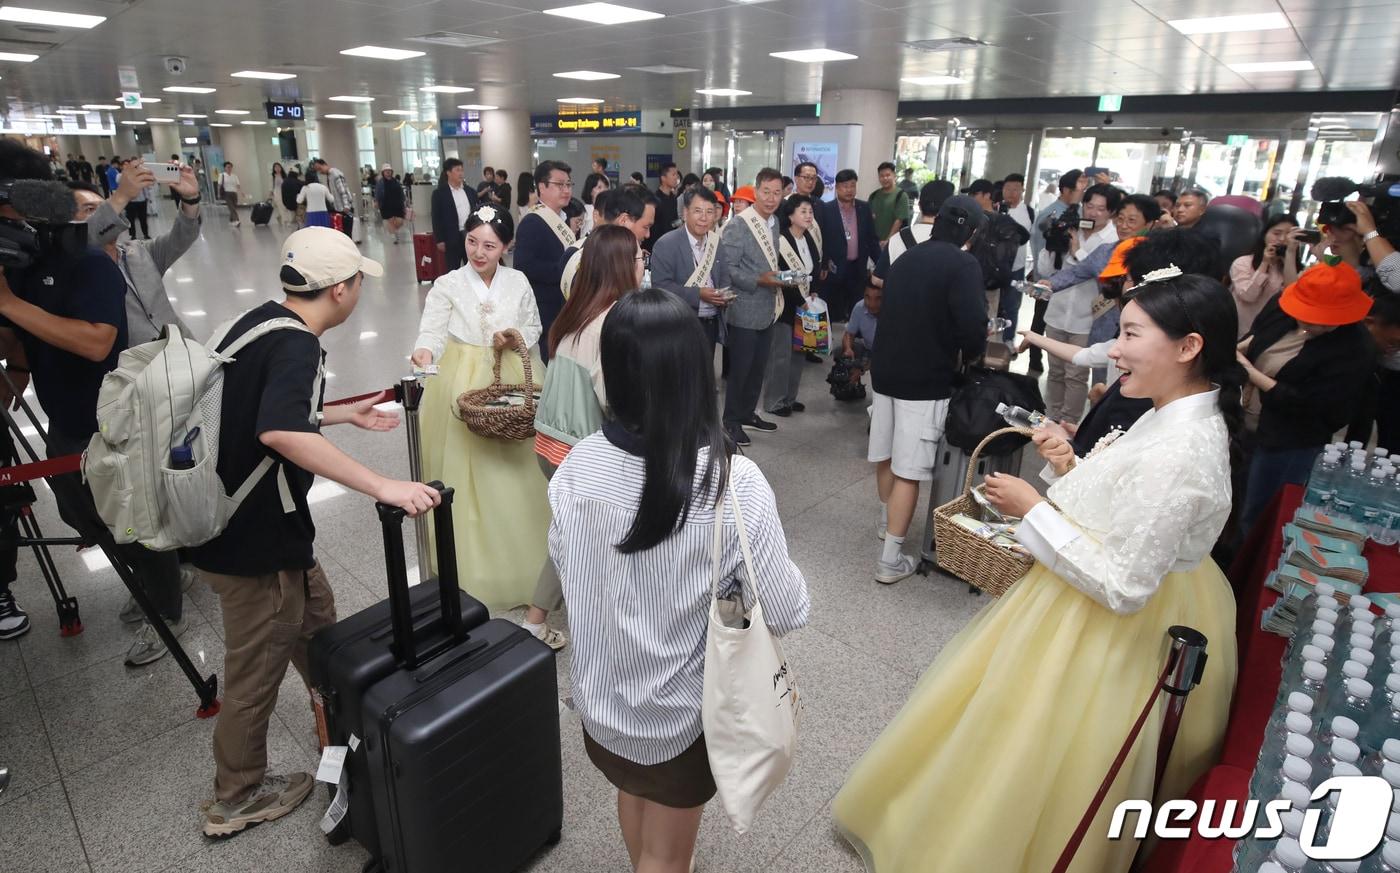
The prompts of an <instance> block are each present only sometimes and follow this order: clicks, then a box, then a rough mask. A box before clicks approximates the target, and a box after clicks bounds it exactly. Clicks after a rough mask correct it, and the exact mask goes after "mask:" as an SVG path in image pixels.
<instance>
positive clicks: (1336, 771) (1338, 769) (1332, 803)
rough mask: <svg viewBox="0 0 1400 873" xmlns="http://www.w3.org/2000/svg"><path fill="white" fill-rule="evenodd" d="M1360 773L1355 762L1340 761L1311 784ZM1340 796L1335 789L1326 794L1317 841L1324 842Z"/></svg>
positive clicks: (1330, 827)
mask: <svg viewBox="0 0 1400 873" xmlns="http://www.w3.org/2000/svg"><path fill="white" fill-rule="evenodd" d="M1360 775H1361V768H1360V767H1357V766H1356V765H1355V764H1348V763H1346V762H1341V763H1339V764H1337V766H1335V767H1333V768H1332V770H1331V772H1328V773H1324V774H1322V775H1321V776H1319V777H1318V778H1317V779H1316V780H1315V781H1314V782H1313V786H1314V787H1316V786H1318V785H1321V784H1322V783H1323V782H1324V781H1326V780H1328V779H1331V778H1333V777H1335V776H1360ZM1340 796H1341V795H1340V793H1339V792H1336V791H1334V792H1332V793H1331V794H1329V795H1327V802H1326V803H1325V804H1323V807H1322V815H1321V816H1320V817H1319V818H1318V824H1317V836H1316V840H1317V842H1318V843H1323V842H1325V841H1326V839H1327V833H1328V831H1330V830H1331V829H1332V816H1334V815H1336V814H1337V800H1338V798H1339V797H1340ZM1311 869H1313V870H1316V869H1317V868H1316V867H1314V868H1311Z"/></svg>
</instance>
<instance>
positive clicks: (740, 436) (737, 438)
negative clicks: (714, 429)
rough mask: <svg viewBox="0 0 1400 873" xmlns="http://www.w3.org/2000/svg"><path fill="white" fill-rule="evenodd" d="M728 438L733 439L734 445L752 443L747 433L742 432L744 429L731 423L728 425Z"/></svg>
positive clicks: (748, 444)
mask: <svg viewBox="0 0 1400 873" xmlns="http://www.w3.org/2000/svg"><path fill="white" fill-rule="evenodd" d="M729 438H730V439H731V440H733V441H734V445H736V446H750V445H753V440H752V439H750V438H749V435H748V434H746V433H744V429H743V428H742V427H739V426H738V425H734V424H731V425H730V426H729Z"/></svg>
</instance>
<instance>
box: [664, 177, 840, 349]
mask: <svg viewBox="0 0 1400 873" xmlns="http://www.w3.org/2000/svg"><path fill="white" fill-rule="evenodd" d="M814 172H815V171H814ZM681 202H682V203H683V204H684V207H685V208H684V209H683V210H682V211H681V221H682V222H683V223H682V225H681V226H680V227H678V228H676V229H675V230H673V231H671V232H670V233H668V234H665V235H664V236H662V237H661V238H660V239H658V240H657V241H656V245H655V246H654V247H653V248H652V250H651V283H652V285H653V286H655V287H657V288H665V289H666V290H667V291H670V292H671V293H672V294H675V295H676V296H677V297H679V298H681V299H682V300H684V301H685V302H686V303H688V304H690V308H691V309H694V310H695V313H696V315H698V316H699V318H700V325H701V326H702V327H704V328H705V338H706V339H707V340H708V341H709V345H710V356H709V358H708V359H707V360H711V361H713V360H714V351H715V345H716V344H717V343H719V342H723V340H724V338H725V337H726V335H727V331H726V330H725V325H724V310H725V307H727V306H728V305H729V298H728V297H727V296H726V295H725V293H724V290H725V289H727V288H728V286H729V263H728V261H726V260H725V257H724V249H723V248H722V247H720V248H718V250H717V251H716V253H715V256H714V264H713V266H711V267H710V270H709V272H708V273H706V274H703V275H701V276H699V277H698V284H687V282H688V280H689V279H690V277H691V275H692V274H693V273H694V272H695V269H696V267H698V266H699V265H700V264H701V263H702V262H703V261H704V260H705V252H706V249H707V246H708V245H709V239H710V232H711V231H712V230H714V227H715V224H716V222H717V221H718V219H719V198H718V197H716V196H715V193H714V192H713V191H711V190H710V189H708V188H705V187H703V186H702V187H699V188H692V189H691V190H689V191H687V192H685V194H684V195H683V196H682V198H681Z"/></svg>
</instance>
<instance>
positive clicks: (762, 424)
mask: <svg viewBox="0 0 1400 873" xmlns="http://www.w3.org/2000/svg"><path fill="white" fill-rule="evenodd" d="M744 427H746V428H748V429H750V430H761V431H763V432H764V433H772V432H773V431H775V430H777V429H778V426H777V425H776V424H774V423H773V422H771V421H764V420H763V419H761V418H759V417H758V416H757V415H751V416H749V420H748V421H746V422H744Z"/></svg>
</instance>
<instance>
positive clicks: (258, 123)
mask: <svg viewBox="0 0 1400 873" xmlns="http://www.w3.org/2000/svg"><path fill="white" fill-rule="evenodd" d="M238 123H239V124H246V125H248V126H249V127H262V126H263V125H264V124H267V122H266V121H240V122H238Z"/></svg>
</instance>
